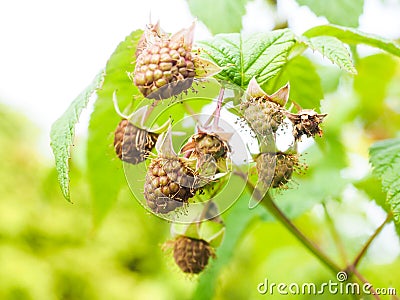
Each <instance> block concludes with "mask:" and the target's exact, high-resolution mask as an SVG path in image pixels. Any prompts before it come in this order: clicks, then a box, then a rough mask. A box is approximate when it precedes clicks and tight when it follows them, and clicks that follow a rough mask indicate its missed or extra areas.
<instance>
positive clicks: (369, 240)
mask: <svg viewBox="0 0 400 300" xmlns="http://www.w3.org/2000/svg"><path fill="white" fill-rule="evenodd" d="M392 217H393V212H392V211H390V212H389V213H388V214H387V216H386V219H385V221H383V223H382V224H381V225H380V226H379V227H378V228H377V229H376V230H375V232H374V234H373V235H371V236H370V237H369V239H368V241H367V242H366V243H365V245H364V246H363V247H362V249H361V251H360V252H359V253H358V255H357V257H356V258H355V259H354V261H353V263H352V264H351V265H350V266H349V269H350V270H352V269H355V268H356V267H357V265H358V263H359V262H360V261H361V259H362V258H363V256H364V255H365V253H366V252H367V250H368V248H369V246H370V245H371V244H372V242H373V240H374V239H375V238H376V237H377V236H378V235H379V233H381V231H382V229H383V227H385V225H386V224H387V223H388V222H389V221H390V220H391V219H392Z"/></svg>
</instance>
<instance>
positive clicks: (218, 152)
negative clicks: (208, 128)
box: [181, 132, 230, 160]
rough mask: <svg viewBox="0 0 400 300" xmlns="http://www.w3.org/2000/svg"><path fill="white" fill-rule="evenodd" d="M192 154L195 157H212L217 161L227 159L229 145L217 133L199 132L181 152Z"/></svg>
mask: <svg viewBox="0 0 400 300" xmlns="http://www.w3.org/2000/svg"><path fill="white" fill-rule="evenodd" d="M187 151H190V152H192V153H193V154H194V155H195V156H202V155H210V156H212V157H213V158H214V159H215V160H217V159H220V158H226V156H227V154H228V152H229V151H230V149H229V145H228V143H227V142H225V141H224V140H223V139H221V138H220V137H219V136H218V135H217V134H215V133H205V132H199V133H196V134H194V135H192V136H191V137H190V139H189V141H188V143H187V144H186V145H184V146H183V147H182V150H181V152H187Z"/></svg>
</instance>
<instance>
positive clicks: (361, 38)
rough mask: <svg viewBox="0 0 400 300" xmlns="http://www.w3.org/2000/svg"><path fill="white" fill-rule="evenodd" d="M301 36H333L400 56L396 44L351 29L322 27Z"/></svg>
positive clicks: (399, 48)
mask: <svg viewBox="0 0 400 300" xmlns="http://www.w3.org/2000/svg"><path fill="white" fill-rule="evenodd" d="M303 35H304V36H306V37H309V38H311V37H315V36H321V35H325V36H334V37H336V38H338V39H339V40H341V41H342V42H344V43H347V44H350V45H356V44H365V45H368V46H372V47H375V48H379V49H382V50H384V51H387V52H389V53H391V54H393V55H396V56H400V45H399V44H398V43H396V42H394V41H392V40H389V39H386V38H383V37H381V36H378V35H374V34H368V33H364V32H362V31H359V30H356V29H352V28H346V27H342V26H335V25H322V26H317V27H313V28H311V29H309V30H307V31H306V32H305V33H304V34H303Z"/></svg>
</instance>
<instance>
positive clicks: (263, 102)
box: [240, 77, 289, 137]
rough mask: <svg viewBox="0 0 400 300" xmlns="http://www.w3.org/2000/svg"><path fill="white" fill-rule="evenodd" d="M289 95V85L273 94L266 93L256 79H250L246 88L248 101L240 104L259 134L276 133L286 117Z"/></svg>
mask: <svg viewBox="0 0 400 300" xmlns="http://www.w3.org/2000/svg"><path fill="white" fill-rule="evenodd" d="M288 97H289V85H288V84H287V85H285V86H284V87H282V88H280V89H279V90H278V91H277V92H275V93H274V94H272V95H268V94H267V93H265V92H264V91H263V90H262V89H261V87H260V85H259V84H258V83H257V81H256V79H255V78H254V77H253V78H252V79H251V80H250V83H249V86H248V87H247V90H246V98H247V99H246V101H244V102H242V103H241V105H240V108H241V111H242V114H243V117H244V118H245V120H246V121H247V123H248V124H249V126H250V127H251V128H252V129H253V130H254V131H255V133H256V134H257V135H261V136H264V137H265V136H267V135H269V134H271V133H275V132H276V131H277V130H278V127H279V125H281V124H282V123H283V120H284V118H285V115H284V111H285V109H284V106H285V104H286V102H287V100H288Z"/></svg>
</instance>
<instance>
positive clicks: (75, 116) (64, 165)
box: [50, 71, 104, 201]
mask: <svg viewBox="0 0 400 300" xmlns="http://www.w3.org/2000/svg"><path fill="white" fill-rule="evenodd" d="M103 77H104V72H103V71H102V72H100V73H99V74H98V75H97V76H96V77H95V78H94V80H93V82H92V83H91V84H90V85H89V86H88V87H87V88H86V89H85V90H84V91H83V92H82V93H81V94H79V96H78V97H77V98H76V99H75V100H74V101H73V102H72V103H71V105H70V106H69V107H68V109H67V110H66V111H65V112H64V113H63V115H62V116H61V117H60V118H59V119H58V120H57V121H55V122H54V124H53V126H52V127H51V131H50V145H51V148H52V149H53V153H54V157H55V161H56V169H57V173H58V181H59V183H60V186H61V190H62V193H63V195H64V197H65V199H67V200H68V201H71V200H70V192H69V162H68V160H69V158H70V156H71V146H72V143H73V140H74V134H75V125H76V123H77V122H78V121H79V117H80V115H81V112H82V110H83V109H84V108H86V106H87V104H88V102H89V98H90V96H91V95H92V94H93V93H94V92H95V91H96V90H97V89H98V88H99V87H100V86H101V83H102V81H103Z"/></svg>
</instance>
